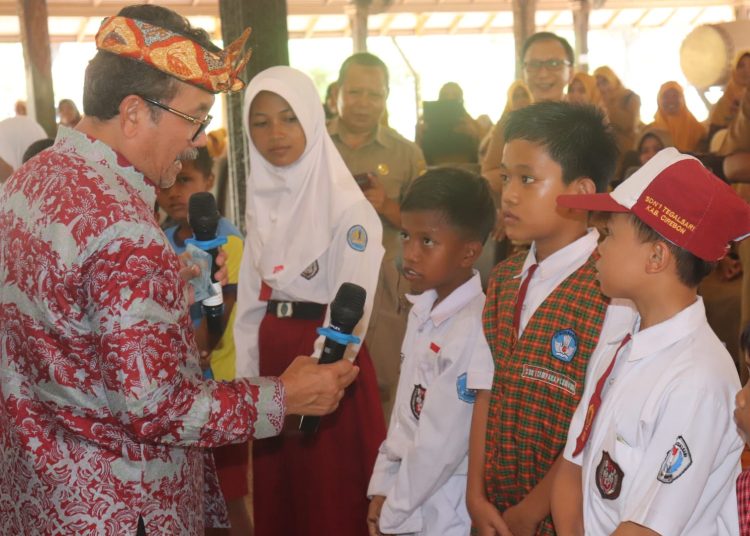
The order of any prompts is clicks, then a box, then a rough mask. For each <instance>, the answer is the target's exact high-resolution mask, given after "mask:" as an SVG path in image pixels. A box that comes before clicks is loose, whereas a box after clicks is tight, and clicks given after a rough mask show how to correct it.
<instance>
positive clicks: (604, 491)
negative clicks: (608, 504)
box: [596, 450, 625, 500]
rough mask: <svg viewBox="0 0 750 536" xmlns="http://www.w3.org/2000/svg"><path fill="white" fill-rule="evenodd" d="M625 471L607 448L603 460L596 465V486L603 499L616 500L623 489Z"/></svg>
mask: <svg viewBox="0 0 750 536" xmlns="http://www.w3.org/2000/svg"><path fill="white" fill-rule="evenodd" d="M624 477H625V473H623V472H622V469H620V466H619V465H617V462H615V461H614V460H613V459H612V458H611V457H610V456H609V452H607V451H606V450H603V451H602V460H601V461H600V462H599V465H597V466H596V487H597V489H598V490H599V493H600V494H601V496H602V499H608V500H615V499H616V498H617V497H619V496H620V491H621V490H622V479H623V478H624Z"/></svg>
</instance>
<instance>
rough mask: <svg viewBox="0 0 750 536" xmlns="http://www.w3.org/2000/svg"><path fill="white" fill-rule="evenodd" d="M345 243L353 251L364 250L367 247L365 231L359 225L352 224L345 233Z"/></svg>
mask: <svg viewBox="0 0 750 536" xmlns="http://www.w3.org/2000/svg"><path fill="white" fill-rule="evenodd" d="M346 243H347V244H349V247H350V248H352V249H353V250H354V251H364V250H365V248H366V247H367V231H365V228H364V227H362V226H361V225H352V226H351V228H350V229H349V231H347V233H346Z"/></svg>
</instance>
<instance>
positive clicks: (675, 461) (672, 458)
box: [656, 436, 693, 484]
mask: <svg viewBox="0 0 750 536" xmlns="http://www.w3.org/2000/svg"><path fill="white" fill-rule="evenodd" d="M692 464H693V457H692V456H691V455H690V449H689V448H688V446H687V442H686V441H685V439H684V438H683V437H682V436H677V441H675V442H674V445H672V448H671V449H669V450H668V451H667V456H666V457H665V458H664V461H663V462H661V467H660V468H659V474H658V475H657V476H656V479H657V480H658V481H659V482H664V483H665V484H671V483H672V482H674V481H675V480H677V479H678V478H680V477H681V476H682V474H683V473H684V472H685V471H687V470H688V467H690V466H691V465H692Z"/></svg>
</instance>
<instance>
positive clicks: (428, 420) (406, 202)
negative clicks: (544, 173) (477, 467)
mask: <svg viewBox="0 0 750 536" xmlns="http://www.w3.org/2000/svg"><path fill="white" fill-rule="evenodd" d="M494 223H495V208H494V205H493V203H492V198H491V195H490V191H489V186H488V184H487V181H486V180H485V179H483V178H481V177H479V176H476V175H473V174H471V173H469V172H466V171H462V170H459V169H453V168H438V169H434V170H431V171H428V172H427V173H425V174H424V175H422V176H421V177H419V178H418V179H416V180H415V181H414V182H413V183H412V184H411V185H410V187H409V189H408V190H407V191H406V193H405V195H404V198H403V200H402V202H401V227H402V231H401V240H402V245H403V275H404V277H405V278H406V279H407V280H408V281H409V283H410V284H411V288H412V291H413V292H414V293H415V294H414V295H408V296H407V298H408V299H409V301H411V302H412V304H413V306H412V309H411V311H410V313H409V319H408V324H407V329H406V337H405V339H404V342H403V345H402V354H401V357H402V364H401V375H400V378H399V383H398V389H397V394H396V402H395V405H394V408H393V413H392V415H391V419H390V426H389V429H388V435H387V437H386V439H385V441H384V442H383V444H382V445H381V447H380V451H379V454H378V457H377V459H376V461H375V469H374V470H373V474H372V477H371V479H370V485H369V488H368V492H367V494H368V496H370V497H371V503H370V509H369V511H368V516H367V523H368V527H369V530H370V535H371V536H377V535H379V534H405V533H409V534H420V535H434V536H466V535H467V534H468V533H469V530H470V527H471V522H470V520H469V515H468V512H467V511H466V505H465V498H466V470H467V455H468V447H469V428H470V425H471V415H472V411H473V403H474V397H475V393H474V391H473V390H471V389H469V388H468V387H467V384H471V385H475V386H481V387H482V388H484V389H489V388H490V387H491V385H492V375H493V363H492V356H491V354H490V350H489V347H488V346H487V341H486V340H485V337H484V333H483V331H482V308H483V307H484V300H485V296H484V292H483V291H482V285H481V282H480V279H479V273H478V272H477V271H476V270H474V269H473V265H474V263H475V262H476V260H477V258H478V257H479V255H480V254H481V252H482V245H483V243H484V241H485V240H486V239H487V236H488V234H489V232H490V231H491V230H492V228H493V226H494ZM420 292H421V294H418V295H416V293H420Z"/></svg>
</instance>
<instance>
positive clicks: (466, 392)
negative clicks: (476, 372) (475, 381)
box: [456, 372, 477, 404]
mask: <svg viewBox="0 0 750 536" xmlns="http://www.w3.org/2000/svg"><path fill="white" fill-rule="evenodd" d="M467 382H468V376H467V375H466V373H465V372H464V373H463V374H461V375H460V376H459V377H458V379H457V380H456V390H457V391H458V399H459V400H460V401H462V402H466V403H467V404H473V403H474V402H475V401H476V399H477V392H476V390H475V389H469V388H468V387H467V386H466V384H467Z"/></svg>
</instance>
